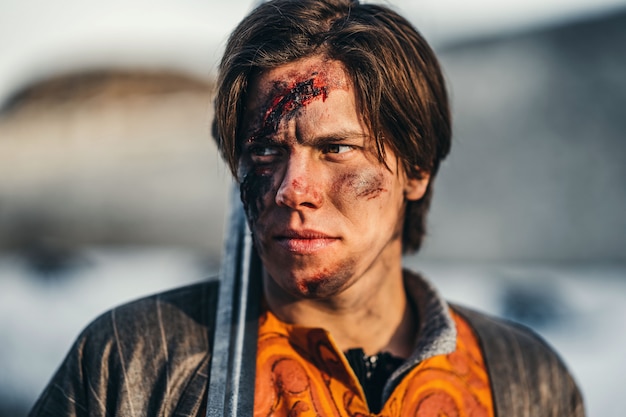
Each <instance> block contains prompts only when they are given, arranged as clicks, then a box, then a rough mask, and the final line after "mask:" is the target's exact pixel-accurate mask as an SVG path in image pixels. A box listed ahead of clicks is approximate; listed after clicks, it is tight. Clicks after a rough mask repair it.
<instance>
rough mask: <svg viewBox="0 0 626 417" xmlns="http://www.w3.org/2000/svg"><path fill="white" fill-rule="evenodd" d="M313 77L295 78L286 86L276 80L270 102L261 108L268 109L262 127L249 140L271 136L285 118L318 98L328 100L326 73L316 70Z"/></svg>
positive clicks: (291, 116)
mask: <svg viewBox="0 0 626 417" xmlns="http://www.w3.org/2000/svg"><path fill="white" fill-rule="evenodd" d="M311 75H312V77H311V78H309V79H307V80H304V79H300V80H295V81H294V82H293V83H292V84H291V85H288V86H285V83H284V82H282V81H276V82H274V90H275V91H274V92H273V93H270V94H269V97H270V98H269V100H268V103H266V104H265V105H264V106H262V107H261V108H264V109H266V110H265V114H264V115H263V117H262V118H261V122H260V125H261V126H260V127H259V128H258V129H257V130H256V131H254V132H253V134H252V136H251V138H250V139H249V141H254V140H256V139H257V138H262V137H265V136H269V135H271V134H273V133H276V132H277V131H278V127H279V125H280V123H281V122H282V121H283V120H285V119H286V120H289V119H291V118H293V117H294V116H295V115H296V114H297V112H298V110H300V109H301V108H303V107H305V106H306V105H308V104H309V103H310V102H312V101H313V100H315V99H317V98H321V99H322V100H323V101H326V98H327V97H328V83H327V81H326V77H325V76H324V74H320V73H318V72H314V73H312V74H311Z"/></svg>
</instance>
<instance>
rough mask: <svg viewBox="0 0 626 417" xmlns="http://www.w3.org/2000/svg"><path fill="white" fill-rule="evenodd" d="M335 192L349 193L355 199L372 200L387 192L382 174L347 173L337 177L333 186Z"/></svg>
mask: <svg viewBox="0 0 626 417" xmlns="http://www.w3.org/2000/svg"><path fill="white" fill-rule="evenodd" d="M334 188H335V191H339V190H341V191H343V192H346V193H349V194H350V195H352V196H354V197H355V198H361V199H365V200H373V199H375V198H378V197H380V195H381V194H382V193H385V192H387V191H388V190H387V188H385V178H384V174H383V173H382V172H379V171H376V172H368V171H366V172H363V173H359V174H357V173H354V172H352V173H348V174H343V175H341V176H340V177H339V179H338V180H337V182H336V184H335V187H334Z"/></svg>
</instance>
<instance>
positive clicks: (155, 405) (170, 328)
mask: <svg viewBox="0 0 626 417" xmlns="http://www.w3.org/2000/svg"><path fill="white" fill-rule="evenodd" d="M217 289H218V282H217V281H206V282H202V283H198V284H194V285H190V286H186V287H182V288H177V289H174V290H170V291H167V292H163V293H159V294H155V295H152V296H149V297H144V298H141V299H139V300H136V301H133V302H130V303H126V304H124V305H121V306H119V307H116V308H113V309H111V310H110V311H107V312H106V313H104V314H102V315H101V316H99V317H98V318H97V319H95V320H94V321H93V322H92V323H91V324H89V325H88V326H87V327H86V328H85V330H83V332H82V333H81V334H80V336H79V337H78V338H77V340H76V342H75V343H74V345H73V346H72V348H71V350H70V352H69V353H68V355H67V356H66V358H65V360H64V361H63V363H62V364H61V366H60V367H59V369H58V370H57V372H56V374H55V375H54V376H53V378H52V380H51V381H50V383H49V384H48V386H47V387H46V389H45V390H44V392H43V393H42V395H41V397H40V398H39V400H38V401H37V403H36V404H35V406H34V408H33V410H31V414H30V416H48V415H55V416H78V415H89V416H100V415H102V416H104V415H109V414H114V415H132V414H134V413H135V412H138V411H140V414H143V415H145V414H146V413H148V411H150V412H149V413H148V414H154V415H161V414H163V415H168V411H171V410H172V409H173V408H174V407H176V405H177V404H181V401H182V399H183V397H184V395H185V393H186V391H185V390H188V389H189V387H196V386H197V387H198V389H200V387H202V386H204V385H203V384H204V383H205V382H206V381H205V380H206V372H207V370H208V364H209V360H210V352H211V348H210V347H211V338H212V335H213V322H214V319H215V307H216V304H217V292H218V291H217ZM205 368H206V369H205ZM195 394H197V393H195ZM194 396H198V395H194Z"/></svg>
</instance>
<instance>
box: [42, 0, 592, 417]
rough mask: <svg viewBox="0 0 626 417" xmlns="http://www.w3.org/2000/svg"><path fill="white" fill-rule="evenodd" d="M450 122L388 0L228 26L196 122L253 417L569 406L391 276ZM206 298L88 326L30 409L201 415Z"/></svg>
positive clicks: (507, 338) (542, 371) (479, 329)
mask: <svg viewBox="0 0 626 417" xmlns="http://www.w3.org/2000/svg"><path fill="white" fill-rule="evenodd" d="M450 132H451V129H450V116H449V110H448V102H447V95H446V91H445V86H444V82H443V77H442V75H441V71H440V69H439V66H438V63H437V60H436V58H435V56H434V54H433V52H432V51H431V49H430V48H429V46H428V45H427V44H426V42H425V41H424V40H423V39H422V37H421V36H420V35H419V34H418V33H417V32H416V31H415V29H414V28H413V27H412V26H411V25H410V24H409V23H408V22H407V21H406V20H405V19H404V18H402V17H401V16H399V15H397V14H396V13H395V12H393V11H391V10H389V9H388V8H385V7H380V6H375V5H363V4H359V3H358V2H354V1H348V0H303V1H296V0H275V1H270V2H268V3H264V4H261V5H260V6H259V7H258V8H257V9H255V10H254V11H253V12H252V13H251V14H250V15H249V16H248V17H246V18H245V19H244V20H243V21H242V22H241V23H240V25H239V26H238V27H237V28H236V29H235V31H234V32H233V34H232V35H231V37H230V40H229V42H228V45H227V46H226V51H225V54H224V57H223V60H222V62H221V65H220V74H219V79H218V91H217V96H216V113H215V120H214V134H215V136H216V138H217V140H218V143H219V147H220V149H221V151H222V153H223V155H224V158H225V160H226V161H227V163H228V164H229V166H230V168H231V169H232V172H233V174H234V175H235V176H236V177H237V179H238V181H239V183H240V189H241V199H242V202H243V205H244V209H245V213H246V216H247V220H248V224H249V226H250V230H251V231H252V237H253V242H254V246H255V249H256V251H257V253H258V254H259V257H260V259H261V262H262V265H263V272H262V275H263V291H262V294H258V296H259V297H261V298H262V300H263V302H262V305H263V308H262V311H261V313H260V317H259V334H258V340H257V346H258V351H257V360H256V363H257V365H256V377H255V378H256V379H255V382H256V387H255V398H254V414H255V415H258V416H292V415H293V416H295V415H306V416H308V415H311V416H331V415H337V416H364V415H384V416H409V415H411V416H418V415H419V416H441V415H447V416H493V415H498V416H582V415H583V413H584V412H583V407H582V402H581V398H580V395H579V393H578V390H577V388H576V385H575V383H574V382H573V380H572V378H571V377H570V375H569V374H568V372H567V370H566V369H565V367H564V366H563V364H562V363H561V361H560V360H559V358H558V357H557V356H556V354H555V353H553V352H552V351H551V350H550V348H549V347H547V346H546V345H545V343H544V342H543V341H541V340H540V339H539V338H538V337H537V336H535V335H534V334H532V333H531V332H530V331H529V330H527V329H524V328H522V327H519V326H516V325H512V324H510V323H505V322H502V321H499V320H497V319H494V318H489V317H486V316H483V315H481V314H479V313H476V312H472V311H469V310H466V309H463V308H461V307H457V306H449V305H448V304H446V302H445V301H444V300H442V299H441V298H440V297H439V295H438V294H437V292H436V291H435V290H434V289H433V288H432V286H431V285H430V284H429V283H428V282H427V281H425V280H424V279H423V278H422V277H420V276H419V275H417V274H415V273H412V272H410V271H405V270H403V269H402V264H401V261H402V259H401V257H402V254H403V253H406V252H410V251H415V250H417V249H418V248H419V246H420V243H421V240H422V238H423V235H424V224H425V215H426V212H427V209H428V205H429V201H430V197H431V194H432V182H433V179H434V177H435V175H436V173H437V170H438V168H439V163H440V161H441V160H442V159H443V158H444V157H445V156H446V154H447V153H448V151H449V148H450ZM216 291H217V290H216V284H215V283H213V282H210V283H203V284H199V285H196V286H193V287H188V288H184V289H179V290H174V291H172V292H169V293H165V294H160V295H157V296H154V297H151V298H147V299H144V300H140V301H138V302H135V303H132V304H130V305H126V306H122V307H120V308H118V309H115V310H113V311H111V312H110V313H107V314H105V315H104V316H102V317H101V318H99V319H98V320H97V321H96V322H94V323H93V324H92V325H90V326H89V327H88V328H87V329H86V330H85V332H84V333H83V335H81V337H80V338H79V339H78V341H77V342H76V344H75V346H74V348H73V350H72V351H71V352H70V354H69V355H68V357H67V358H66V360H65V362H64V363H63V365H62V366H61V368H60V370H59V371H58V372H57V374H56V375H55V377H54V379H53V381H52V382H51V383H50V385H49V386H48V388H47V389H46V391H45V392H44V393H43V394H42V397H41V398H40V399H39V401H38V402H37V404H36V405H35V408H34V409H33V411H32V412H31V416H40V415H41V416H43V415H51V416H52V415H54V416H75V415H90V416H91V415H97V416H100V415H102V416H105V415H165V416H170V415H186V416H187V415H192V416H195V415H200V414H202V411H201V410H202V408H203V406H204V401H205V400H204V399H203V398H204V397H205V395H206V390H207V386H208V381H209V379H210V375H208V369H209V368H208V366H209V361H210V352H211V344H212V340H211V335H212V327H213V323H214V317H213V316H210V317H209V315H208V314H207V313H206V311H207V310H208V309H209V306H214V305H215V304H216Z"/></svg>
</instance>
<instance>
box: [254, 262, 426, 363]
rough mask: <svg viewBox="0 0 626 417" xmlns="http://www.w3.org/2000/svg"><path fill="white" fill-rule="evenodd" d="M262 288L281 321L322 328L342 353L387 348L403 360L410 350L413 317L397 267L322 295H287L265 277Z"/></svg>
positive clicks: (400, 272) (414, 322)
mask: <svg viewBox="0 0 626 417" xmlns="http://www.w3.org/2000/svg"><path fill="white" fill-rule="evenodd" d="M264 292H265V297H266V300H267V303H268V306H269V308H270V310H271V311H272V312H273V313H274V314H275V315H276V316H277V317H278V318H279V319H280V320H282V321H284V322H286V323H291V324H297V325H301V326H305V327H321V328H324V329H325V330H327V331H328V332H329V333H330V334H331V335H332V337H333V339H334V341H335V343H336V344H337V347H338V348H339V349H341V350H342V351H346V350H348V349H352V348H362V349H363V350H364V352H365V354H367V355H374V354H377V353H379V352H382V351H386V352H389V353H391V354H393V355H394V356H399V357H403V358H406V357H408V356H409V355H410V354H411V353H412V350H413V344H414V337H415V331H416V329H417V318H416V315H415V314H414V311H413V308H412V306H411V304H410V303H409V302H408V301H407V294H406V290H405V288H404V282H403V277H402V269H401V266H400V265H399V266H398V268H397V270H395V271H386V272H385V277H384V279H380V278H377V279H368V278H367V277H365V276H364V277H361V279H359V280H358V282H357V283H355V284H354V285H352V286H350V287H349V288H347V289H345V290H343V291H342V292H341V293H339V294H337V295H334V296H332V297H328V298H324V299H306V298H299V299H298V298H295V297H291V296H289V295H287V294H284V293H282V292H281V290H280V289H279V288H277V285H276V284H275V282H274V281H273V279H272V278H271V277H269V276H267V275H266V276H265V278H264Z"/></svg>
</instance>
